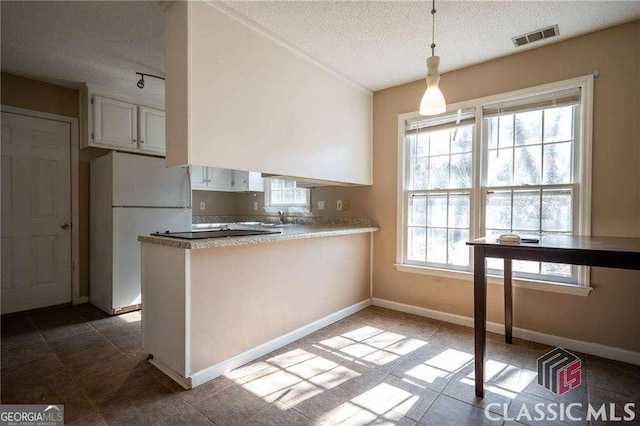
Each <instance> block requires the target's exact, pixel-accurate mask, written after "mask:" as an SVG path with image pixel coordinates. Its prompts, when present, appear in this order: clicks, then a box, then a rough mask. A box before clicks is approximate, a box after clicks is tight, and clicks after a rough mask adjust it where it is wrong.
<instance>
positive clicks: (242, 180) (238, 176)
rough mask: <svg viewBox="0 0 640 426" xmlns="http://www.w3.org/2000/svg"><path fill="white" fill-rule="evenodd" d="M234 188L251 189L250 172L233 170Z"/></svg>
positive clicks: (238, 189)
mask: <svg viewBox="0 0 640 426" xmlns="http://www.w3.org/2000/svg"><path fill="white" fill-rule="evenodd" d="M233 189H234V190H235V191H248V190H249V172H245V171H243V170H234V171H233Z"/></svg>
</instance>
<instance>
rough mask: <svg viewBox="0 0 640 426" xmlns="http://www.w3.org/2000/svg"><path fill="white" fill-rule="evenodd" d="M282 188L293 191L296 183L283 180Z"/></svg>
mask: <svg viewBox="0 0 640 426" xmlns="http://www.w3.org/2000/svg"><path fill="white" fill-rule="evenodd" d="M282 187H283V188H287V189H293V188H295V187H296V183H295V182H294V181H292V180H283V181H282Z"/></svg>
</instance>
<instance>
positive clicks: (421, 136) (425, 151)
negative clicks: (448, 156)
mask: <svg viewBox="0 0 640 426" xmlns="http://www.w3.org/2000/svg"><path fill="white" fill-rule="evenodd" d="M416 155H424V156H426V155H429V133H427V132H425V131H424V130H419V131H418V141H417V143H416Z"/></svg>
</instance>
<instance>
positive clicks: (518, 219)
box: [513, 191, 540, 231]
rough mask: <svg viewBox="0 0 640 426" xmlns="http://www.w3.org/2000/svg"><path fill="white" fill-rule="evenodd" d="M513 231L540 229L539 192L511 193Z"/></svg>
mask: <svg viewBox="0 0 640 426" xmlns="http://www.w3.org/2000/svg"><path fill="white" fill-rule="evenodd" d="M513 229H518V230H532V231H538V230H539V229H540V191H513Z"/></svg>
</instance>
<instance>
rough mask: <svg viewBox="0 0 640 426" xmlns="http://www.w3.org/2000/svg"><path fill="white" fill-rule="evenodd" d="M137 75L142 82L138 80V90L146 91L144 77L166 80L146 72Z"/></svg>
mask: <svg viewBox="0 0 640 426" xmlns="http://www.w3.org/2000/svg"><path fill="white" fill-rule="evenodd" d="M136 74H137V75H139V76H140V80H138V82H137V83H136V86H138V88H140V89H144V77H145V76H147V77H152V78H157V79H158V80H164V77H160V76H159V75H153V74H147V73H144V72H136Z"/></svg>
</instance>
